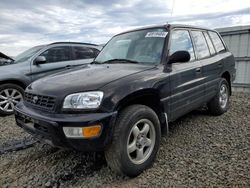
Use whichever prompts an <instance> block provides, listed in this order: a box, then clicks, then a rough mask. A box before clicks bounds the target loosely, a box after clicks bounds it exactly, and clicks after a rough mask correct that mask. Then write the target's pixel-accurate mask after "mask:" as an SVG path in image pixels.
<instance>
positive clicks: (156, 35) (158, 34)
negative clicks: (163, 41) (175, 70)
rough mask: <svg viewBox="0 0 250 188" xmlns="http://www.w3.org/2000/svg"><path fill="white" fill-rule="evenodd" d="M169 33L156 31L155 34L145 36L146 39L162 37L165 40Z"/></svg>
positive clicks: (149, 33) (150, 33)
mask: <svg viewBox="0 0 250 188" xmlns="http://www.w3.org/2000/svg"><path fill="white" fill-rule="evenodd" d="M167 34H168V32H164V31H162V32H160V31H155V32H148V33H147V34H146V36H145V38H147V37H162V38H165V37H166V36H167Z"/></svg>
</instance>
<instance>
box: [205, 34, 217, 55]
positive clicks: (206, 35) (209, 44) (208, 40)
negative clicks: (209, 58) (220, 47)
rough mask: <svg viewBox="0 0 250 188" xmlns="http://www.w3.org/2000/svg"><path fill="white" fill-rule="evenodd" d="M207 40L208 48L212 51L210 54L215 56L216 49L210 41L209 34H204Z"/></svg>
mask: <svg viewBox="0 0 250 188" xmlns="http://www.w3.org/2000/svg"><path fill="white" fill-rule="evenodd" d="M203 34H204V36H205V38H206V41H207V44H208V47H209V51H210V54H211V55H214V54H215V49H214V46H213V43H212V41H211V39H210V37H209V36H208V34H207V32H203Z"/></svg>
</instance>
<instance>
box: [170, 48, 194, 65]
mask: <svg viewBox="0 0 250 188" xmlns="http://www.w3.org/2000/svg"><path fill="white" fill-rule="evenodd" d="M189 60H190V53H189V52H188V51H177V52H175V53H173V54H172V55H171V56H170V57H169V60H168V63H169V64H172V63H184V62H188V61H189Z"/></svg>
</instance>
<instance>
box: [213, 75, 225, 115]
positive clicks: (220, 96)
mask: <svg viewBox="0 0 250 188" xmlns="http://www.w3.org/2000/svg"><path fill="white" fill-rule="evenodd" d="M229 89H230V88H229V84H228V82H227V80H226V79H224V78H222V79H221V81H220V85H219V90H218V92H217V94H216V95H215V97H214V98H213V99H212V100H211V101H210V102H209V103H208V110H209V111H210V113H211V114H212V115H221V114H223V113H225V112H226V111H227V110H228V107H229V95H230V90H229Z"/></svg>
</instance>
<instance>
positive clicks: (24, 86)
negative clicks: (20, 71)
mask: <svg viewBox="0 0 250 188" xmlns="http://www.w3.org/2000/svg"><path fill="white" fill-rule="evenodd" d="M3 84H15V85H18V86H20V87H21V88H23V89H24V90H25V88H26V86H27V85H26V84H25V83H23V82H22V81H19V80H3V81H0V85H3Z"/></svg>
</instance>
